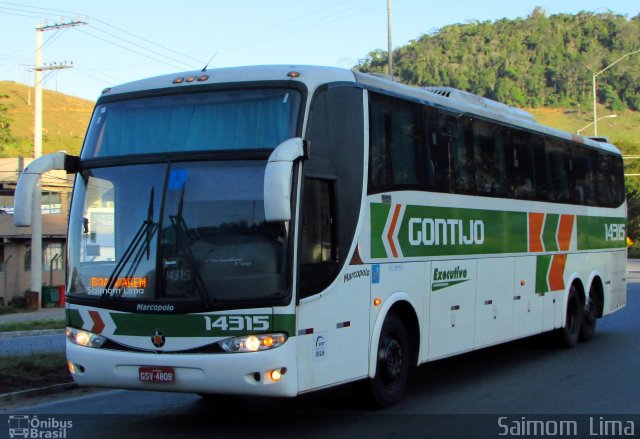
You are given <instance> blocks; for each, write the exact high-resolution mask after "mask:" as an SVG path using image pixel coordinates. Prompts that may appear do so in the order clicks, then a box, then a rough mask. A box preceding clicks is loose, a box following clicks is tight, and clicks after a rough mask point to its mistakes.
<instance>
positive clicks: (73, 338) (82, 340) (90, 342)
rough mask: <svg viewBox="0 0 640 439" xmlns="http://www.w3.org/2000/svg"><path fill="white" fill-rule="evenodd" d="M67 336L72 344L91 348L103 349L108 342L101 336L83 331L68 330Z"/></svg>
mask: <svg viewBox="0 0 640 439" xmlns="http://www.w3.org/2000/svg"><path fill="white" fill-rule="evenodd" d="M66 334H67V339H68V340H69V341H70V342H71V343H74V344H77V345H79V346H86V347H90V348H101V347H102V346H103V345H104V344H105V342H106V341H107V339H106V338H105V337H103V336H101V335H98V334H94V333H92V332H89V331H83V330H82V329H75V328H67V330H66Z"/></svg>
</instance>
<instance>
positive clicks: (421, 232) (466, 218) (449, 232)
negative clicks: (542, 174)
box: [372, 205, 528, 257]
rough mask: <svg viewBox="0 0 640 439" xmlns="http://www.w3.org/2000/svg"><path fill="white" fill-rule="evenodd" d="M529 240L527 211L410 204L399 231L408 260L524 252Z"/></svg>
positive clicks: (399, 239) (399, 238) (402, 247)
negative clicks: (422, 257) (410, 258)
mask: <svg viewBox="0 0 640 439" xmlns="http://www.w3.org/2000/svg"><path fill="white" fill-rule="evenodd" d="M527 237H528V235H527V214H526V213H524V212H510V211H499V210H481V209H463V208H449V207H429V206H411V205H409V206H407V207H406V209H405V212H404V217H403V218H402V222H401V225H400V229H399V232H398V242H399V243H400V247H401V249H402V254H403V255H404V256H405V257H416V256H448V255H473V254H491V253H525V252H527V250H528V242H527ZM372 238H373V231H372Z"/></svg>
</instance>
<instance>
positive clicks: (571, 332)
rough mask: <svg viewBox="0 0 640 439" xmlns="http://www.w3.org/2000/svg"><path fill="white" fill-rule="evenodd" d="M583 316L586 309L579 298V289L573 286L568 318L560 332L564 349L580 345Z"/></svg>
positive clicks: (559, 338)
mask: <svg viewBox="0 0 640 439" xmlns="http://www.w3.org/2000/svg"><path fill="white" fill-rule="evenodd" d="M583 315H584V308H583V305H582V302H581V300H580V297H579V296H578V289H577V288H576V287H575V286H573V285H572V286H571V288H570V289H569V298H568V300H567V318H566V321H565V324H564V327H563V328H560V329H559V330H558V341H559V342H560V345H561V346H562V347H565V348H572V347H574V346H575V345H577V344H578V340H579V338H580V331H581V328H582V321H583Z"/></svg>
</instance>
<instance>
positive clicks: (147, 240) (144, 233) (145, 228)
mask: <svg viewBox="0 0 640 439" xmlns="http://www.w3.org/2000/svg"><path fill="white" fill-rule="evenodd" d="M153 195H154V188H151V194H150V196H149V207H148V209H147V218H146V219H145V220H144V221H143V222H142V225H141V226H140V228H139V229H138V231H137V232H136V234H135V235H134V237H133V239H132V240H131V242H129V245H127V248H126V249H125V251H124V253H123V255H122V258H120V260H119V261H118V263H117V264H116V266H115V268H114V269H113V272H111V275H110V276H109V281H108V282H107V285H106V287H105V289H104V291H103V292H102V295H101V300H105V299H107V298H108V299H116V298H119V297H122V295H123V294H124V287H122V288H120V289H119V290H118V291H117V292H113V291H114V290H113V288H114V287H115V286H116V283H117V281H118V279H119V278H120V274H121V273H122V270H124V268H125V266H126V265H127V264H128V263H129V261H130V260H131V261H132V262H131V266H130V268H129V270H128V271H127V274H126V276H125V277H131V276H132V275H133V274H135V272H136V270H137V269H138V266H139V265H140V262H141V261H142V258H143V257H144V256H145V255H146V257H147V260H149V258H150V256H151V254H150V253H151V252H150V250H151V240H152V239H153V236H154V235H155V233H156V231H157V230H158V224H156V223H154V222H153ZM142 243H144V244H145V245H144V246H141V244H142ZM132 258H133V259H132Z"/></svg>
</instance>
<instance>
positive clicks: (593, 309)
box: [580, 287, 600, 341]
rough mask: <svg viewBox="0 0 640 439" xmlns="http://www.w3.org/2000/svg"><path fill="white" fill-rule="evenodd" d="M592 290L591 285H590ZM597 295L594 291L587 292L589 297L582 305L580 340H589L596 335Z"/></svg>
mask: <svg viewBox="0 0 640 439" xmlns="http://www.w3.org/2000/svg"><path fill="white" fill-rule="evenodd" d="M591 290H593V287H591ZM599 306H600V304H599V303H598V297H597V294H596V292H595V291H590V292H589V299H588V300H587V304H586V306H585V307H584V312H583V316H582V326H580V340H581V341H589V340H591V339H592V338H593V337H595V335H596V324H597V321H598V308H599Z"/></svg>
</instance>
